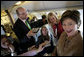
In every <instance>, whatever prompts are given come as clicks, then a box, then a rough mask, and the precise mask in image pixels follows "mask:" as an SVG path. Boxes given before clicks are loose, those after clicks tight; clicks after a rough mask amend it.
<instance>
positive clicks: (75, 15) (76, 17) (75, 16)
mask: <svg viewBox="0 0 84 57" xmlns="http://www.w3.org/2000/svg"><path fill="white" fill-rule="evenodd" d="M67 18H70V19H72V20H73V21H75V22H76V24H77V25H78V28H79V26H80V24H81V20H80V12H79V11H77V10H66V11H65V12H64V13H63V14H62V17H61V20H60V21H61V23H62V24H63V21H64V20H65V19H67Z"/></svg>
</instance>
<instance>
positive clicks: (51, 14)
mask: <svg viewBox="0 0 84 57" xmlns="http://www.w3.org/2000/svg"><path fill="white" fill-rule="evenodd" d="M51 16H54V17H55V18H56V20H57V16H56V14H55V13H53V12H50V13H49V14H48V23H49V24H50V23H51V22H50V19H49V17H51Z"/></svg>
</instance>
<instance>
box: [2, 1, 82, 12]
mask: <svg viewBox="0 0 84 57" xmlns="http://www.w3.org/2000/svg"><path fill="white" fill-rule="evenodd" d="M16 2H18V1H1V10H3V9H5V10H6V9H8V10H12V9H13V10H15V9H16V8H17V7H20V6H22V7H24V8H27V9H28V10H29V11H35V10H47V9H56V8H64V7H71V6H83V1H30V3H28V1H26V2H24V3H23V4H21V5H19V6H14V4H15V3H16Z"/></svg>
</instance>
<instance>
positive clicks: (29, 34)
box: [27, 30, 35, 37]
mask: <svg viewBox="0 0 84 57" xmlns="http://www.w3.org/2000/svg"><path fill="white" fill-rule="evenodd" d="M34 35H35V33H33V32H32V30H30V31H29V32H28V33H27V36H28V37H30V36H34Z"/></svg>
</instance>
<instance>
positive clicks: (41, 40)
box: [36, 26, 54, 56]
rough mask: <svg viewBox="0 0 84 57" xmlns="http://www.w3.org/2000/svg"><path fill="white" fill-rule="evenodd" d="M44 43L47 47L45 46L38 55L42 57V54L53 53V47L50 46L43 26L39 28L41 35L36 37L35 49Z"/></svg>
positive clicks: (46, 31)
mask: <svg viewBox="0 0 84 57" xmlns="http://www.w3.org/2000/svg"><path fill="white" fill-rule="evenodd" d="M45 41H47V42H49V43H48V44H47V45H45V48H44V50H43V51H42V52H41V53H39V54H40V55H42V56H43V55H44V53H51V52H52V51H53V49H54V48H53V47H52V46H51V41H50V37H49V35H48V30H47V28H46V27H45V26H43V27H42V28H41V35H40V36H39V37H38V41H37V42H36V47H37V48H38V47H39V44H41V43H44V42H45Z"/></svg>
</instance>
